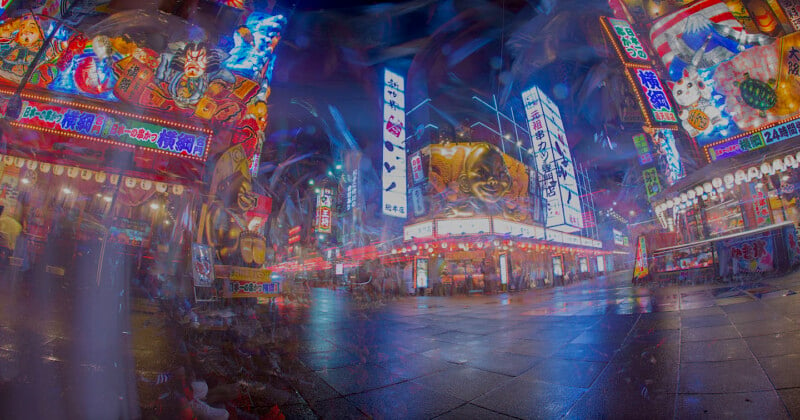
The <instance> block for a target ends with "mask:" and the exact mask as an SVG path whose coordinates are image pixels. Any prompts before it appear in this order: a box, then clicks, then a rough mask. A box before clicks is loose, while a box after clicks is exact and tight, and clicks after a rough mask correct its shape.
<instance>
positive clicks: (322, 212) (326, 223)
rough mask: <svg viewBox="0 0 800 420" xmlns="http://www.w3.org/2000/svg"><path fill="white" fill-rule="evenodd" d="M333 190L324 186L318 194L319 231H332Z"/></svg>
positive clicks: (317, 229)
mask: <svg viewBox="0 0 800 420" xmlns="http://www.w3.org/2000/svg"><path fill="white" fill-rule="evenodd" d="M332 199H333V191H331V189H330V188H323V189H322V190H320V192H319V194H318V195H317V226H316V231H317V232H319V233H331V219H332V217H331V202H332Z"/></svg>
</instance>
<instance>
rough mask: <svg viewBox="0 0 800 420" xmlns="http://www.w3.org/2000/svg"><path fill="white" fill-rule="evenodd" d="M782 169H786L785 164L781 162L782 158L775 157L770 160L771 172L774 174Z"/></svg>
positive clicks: (782, 170)
mask: <svg viewBox="0 0 800 420" xmlns="http://www.w3.org/2000/svg"><path fill="white" fill-rule="evenodd" d="M784 171H786V166H784V164H783V159H775V160H773V161H772V173H774V174H776V173H779V172H784Z"/></svg>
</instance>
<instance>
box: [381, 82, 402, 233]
mask: <svg viewBox="0 0 800 420" xmlns="http://www.w3.org/2000/svg"><path fill="white" fill-rule="evenodd" d="M383 81H384V86H383V169H382V173H383V175H382V176H381V179H382V180H383V214H385V215H387V216H393V217H400V218H403V219H405V218H406V217H408V211H407V207H408V205H407V197H406V111H405V108H406V104H405V102H406V101H405V78H404V77H403V76H401V75H399V74H397V73H394V72H392V71H390V70H388V69H386V70H384V77H383Z"/></svg>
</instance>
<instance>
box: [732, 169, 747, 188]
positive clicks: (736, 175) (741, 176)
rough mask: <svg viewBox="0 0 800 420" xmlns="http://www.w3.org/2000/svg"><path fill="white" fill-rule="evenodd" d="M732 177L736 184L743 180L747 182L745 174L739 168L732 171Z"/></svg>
mask: <svg viewBox="0 0 800 420" xmlns="http://www.w3.org/2000/svg"><path fill="white" fill-rule="evenodd" d="M734 179H735V181H736V185H741V184H742V183H743V182H747V180H748V179H747V174H745V172H744V171H743V170H741V169H739V170H738V171H736V172H735V173H734Z"/></svg>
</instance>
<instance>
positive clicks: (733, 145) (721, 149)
mask: <svg viewBox="0 0 800 420" xmlns="http://www.w3.org/2000/svg"><path fill="white" fill-rule="evenodd" d="M798 134H800V121H799V120H794V121H789V122H786V123H783V124H779V125H776V126H773V127H769V128H765V129H763V130H761V131H757V132H755V133H752V134H747V135H744V136H740V137H738V138H732V139H729V140H725V141H722V142H718V143H714V144H710V145H708V146H706V147H705V149H706V153H707V156H708V158H709V160H710V161H715V160H720V159H725V158H729V157H731V156H736V155H739V154H742V153H744V152H749V151H751V150H757V149H760V148H762V147H764V146H768V145H770V144H775V143H780V142H782V141H785V140H789V139H791V138H794V137H797V135H798Z"/></svg>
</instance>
